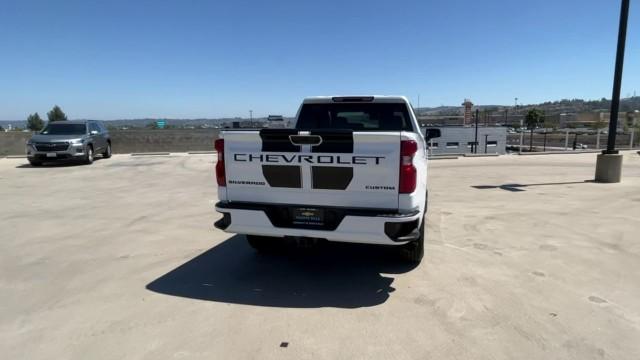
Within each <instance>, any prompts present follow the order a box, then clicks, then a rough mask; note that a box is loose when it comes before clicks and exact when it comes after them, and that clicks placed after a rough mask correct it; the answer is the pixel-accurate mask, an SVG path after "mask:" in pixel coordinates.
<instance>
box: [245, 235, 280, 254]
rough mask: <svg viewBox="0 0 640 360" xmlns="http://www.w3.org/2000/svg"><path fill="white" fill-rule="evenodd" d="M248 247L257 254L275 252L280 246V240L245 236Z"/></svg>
mask: <svg viewBox="0 0 640 360" xmlns="http://www.w3.org/2000/svg"><path fill="white" fill-rule="evenodd" d="M246 237H247V242H248V243H249V246H251V247H252V248H254V249H255V250H256V251H257V252H259V253H268V252H272V251H274V250H276V249H277V248H278V247H280V245H281V244H282V239H280V238H276V237H269V236H259V235H246Z"/></svg>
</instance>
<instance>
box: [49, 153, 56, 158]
mask: <svg viewBox="0 0 640 360" xmlns="http://www.w3.org/2000/svg"><path fill="white" fill-rule="evenodd" d="M57 156H58V154H56V153H54V152H48V153H47V157H48V158H54V157H57Z"/></svg>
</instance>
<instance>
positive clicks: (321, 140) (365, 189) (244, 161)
mask: <svg viewBox="0 0 640 360" xmlns="http://www.w3.org/2000/svg"><path fill="white" fill-rule="evenodd" d="M222 137H223V139H224V160H225V169H226V177H227V189H226V191H227V200H228V201H231V202H233V201H239V202H253V203H270V204H296V205H310V206H313V205H316V206H337V207H352V208H360V207H362V208H377V209H392V210H395V209H397V208H398V176H399V162H400V139H401V136H400V132H399V131H388V132H382V131H376V132H366V131H363V132H358V131H352V130H312V131H305V132H303V131H298V130H293V129H263V130H260V131H257V130H256V131H225V132H223V135H222Z"/></svg>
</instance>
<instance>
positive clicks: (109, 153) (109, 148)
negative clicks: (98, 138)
mask: <svg viewBox="0 0 640 360" xmlns="http://www.w3.org/2000/svg"><path fill="white" fill-rule="evenodd" d="M102 157H103V158H105V159H108V158H110V157H111V143H107V149H106V150H105V151H104V152H103V153H102Z"/></svg>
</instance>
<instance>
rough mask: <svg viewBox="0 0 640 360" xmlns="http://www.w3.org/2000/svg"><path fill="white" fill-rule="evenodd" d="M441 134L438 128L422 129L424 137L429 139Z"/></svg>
mask: <svg viewBox="0 0 640 360" xmlns="http://www.w3.org/2000/svg"><path fill="white" fill-rule="evenodd" d="M440 136H441V134H440V129H426V130H425V131H424V138H425V139H426V140H427V141H429V140H431V139H435V138H439V137H440Z"/></svg>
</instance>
